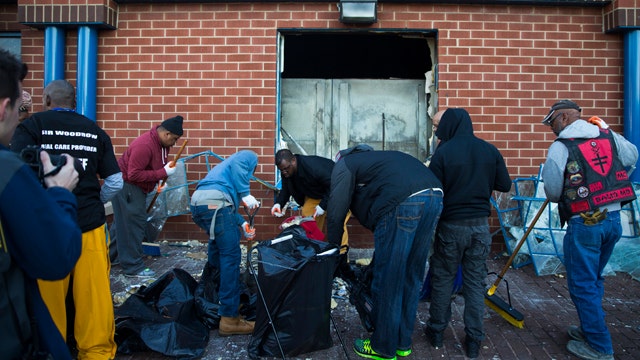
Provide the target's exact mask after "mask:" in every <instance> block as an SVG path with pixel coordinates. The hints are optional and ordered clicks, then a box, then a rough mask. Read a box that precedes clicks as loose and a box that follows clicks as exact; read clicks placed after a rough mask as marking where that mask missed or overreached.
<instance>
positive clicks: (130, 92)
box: [0, 3, 637, 247]
mask: <svg viewBox="0 0 640 360" xmlns="http://www.w3.org/2000/svg"><path fill="white" fill-rule="evenodd" d="M636 7H637V4H636ZM0 9H2V11H1V12H0V13H2V14H5V15H2V16H0V29H7V28H15V27H16V25H13V24H11V20H7V16H6V12H8V11H15V6H11V5H0ZM5 10H6V11H5ZM603 11H604V9H602V8H597V7H588V8H578V7H532V6H502V5H501V6H465V5H437V4H436V5H433V4H390V3H382V4H379V5H378V22H377V23H376V24H374V25H372V26H371V28H387V29H438V41H437V44H438V50H437V51H438V54H437V60H438V63H439V82H438V87H439V90H438V94H439V104H440V107H441V108H445V107H465V108H466V109H467V110H468V111H469V113H470V114H471V117H472V119H473V121H474V127H475V131H476V134H477V135H478V136H480V137H482V138H484V139H486V140H488V141H490V142H492V143H493V144H495V145H496V146H497V147H498V148H499V149H500V150H501V151H502V153H503V155H504V156H505V159H506V162H507V165H508V167H509V170H510V172H511V175H512V177H518V176H532V175H535V174H537V172H538V166H539V164H540V163H541V162H543V161H544V158H545V155H546V149H547V148H548V146H549V145H550V143H551V142H552V141H553V139H555V136H554V135H553V134H552V133H551V131H550V130H549V129H548V128H547V127H544V126H542V125H541V124H540V120H541V119H542V117H543V116H544V115H545V114H546V113H547V109H548V108H549V106H550V105H551V104H552V103H553V102H555V101H556V100H557V99H562V98H571V99H574V100H576V101H578V102H579V103H580V105H581V106H582V107H583V109H584V110H583V115H584V116H585V117H589V116H592V115H598V116H600V117H603V118H604V119H606V120H607V122H608V123H609V124H610V125H612V126H613V128H614V129H615V130H617V131H622V118H621V116H622V106H623V104H622V99H623V94H622V86H623V78H622V71H623V69H622V58H623V54H622V40H621V39H622V35H620V34H616V33H614V34H606V33H605V32H604V31H603ZM350 27H351V26H349V25H344V24H341V23H339V22H338V11H337V9H336V4H335V3H261V4H251V3H234V4H128V5H127V4H121V5H119V7H118V19H117V30H102V31H100V33H99V55H98V61H99V64H98V92H97V95H98V107H97V113H98V122H99V124H100V125H101V126H102V127H103V128H104V129H105V130H106V131H107V132H108V133H109V134H110V135H111V136H112V139H113V143H114V146H115V151H116V154H117V155H119V154H121V153H122V152H123V151H124V150H125V149H126V146H127V144H129V143H130V142H131V141H132V140H133V139H135V138H136V137H137V136H139V135H140V134H141V133H142V132H144V131H147V130H148V129H149V128H151V126H153V125H154V124H158V123H159V122H160V121H161V120H162V119H165V118H167V117H169V116H173V115H175V114H182V115H183V116H184V117H185V118H186V119H187V121H186V122H185V129H186V132H185V138H186V139H189V145H188V146H187V150H186V154H195V153H198V152H201V151H205V150H212V151H214V152H216V153H218V154H221V155H223V156H226V155H229V154H232V153H233V152H235V151H236V150H238V149H242V148H251V149H253V150H255V151H256V152H257V153H258V154H259V157H260V158H259V163H260V165H259V167H258V170H257V173H256V176H258V177H260V178H262V179H264V180H267V181H270V182H272V181H273V180H274V166H273V165H272V163H273V153H274V137H275V115H276V100H277V99H276V76H277V73H276V59H277V54H276V50H277V48H276V37H277V30H278V29H281V28H304V29H339V28H350ZM353 28H354V29H355V28H357V29H361V28H362V27H353ZM76 35H77V34H76V32H75V31H74V30H70V31H69V33H68V36H67V44H68V46H69V47H68V52H67V61H68V67H67V78H68V79H70V80H71V81H72V82H74V81H75V68H76V66H75V48H76V39H77V37H76ZM23 36H24V38H23V52H24V54H25V56H24V60H25V61H27V62H28V63H29V65H30V68H31V70H32V71H31V73H30V75H29V78H28V79H27V81H26V82H25V86H26V88H27V90H30V91H32V92H33V94H34V103H36V104H38V103H39V98H38V97H39V96H40V95H41V93H42V89H41V87H42V85H41V84H42V81H41V79H42V77H43V72H42V71H43V64H42V61H43V48H42V46H43V36H44V34H43V32H42V31H39V30H33V29H29V30H25V31H23ZM36 110H38V109H37V108H36ZM179 144H181V141H179ZM200 175H201V174H197V173H196V174H190V175H189V177H190V178H191V177H192V176H193V178H194V179H197V178H198V177H199V176H200ZM253 188H254V189H255V193H256V195H257V197H258V198H261V199H262V200H263V202H264V204H265V208H264V209H263V210H261V214H262V215H263V216H258V217H257V219H256V224H257V228H258V238H269V237H271V236H273V235H275V234H276V233H277V229H276V227H275V224H277V223H279V221H278V220H276V219H273V218H271V217H270V216H267V215H268V214H269V212H268V208H269V207H270V206H271V205H272V204H273V201H272V200H273V192H272V191H270V190H268V189H266V188H265V187H263V186H261V185H259V184H254V185H253ZM493 225H494V229H495V227H496V226H498V224H497V222H495V220H494V224H493ZM352 227H353V232H354V233H359V234H361V235H360V236H358V237H356V238H357V239H356V240H354V242H355V243H352V245H353V246H356V247H357V246H358V244H359V243H360V242H361V241H364V240H363V239H368V238H370V235H369V233H368V232H366V231H362V229H361V227H360V226H359V225H357V222H354V224H353V225H352ZM162 236H164V237H165V238H167V239H178V240H186V239H201V240H204V238H205V236H204V234H203V233H202V232H201V231H200V230H199V229H198V228H197V227H195V226H194V225H193V224H192V223H191V220H190V218H189V217H187V216H180V217H175V218H171V219H170V220H169V221H168V222H167V223H166V225H165V228H164V231H163V234H162Z"/></svg>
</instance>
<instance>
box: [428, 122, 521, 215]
mask: <svg viewBox="0 0 640 360" xmlns="http://www.w3.org/2000/svg"><path fill="white" fill-rule="evenodd" d="M436 136H437V137H438V139H440V141H441V142H440V145H438V148H437V149H436V151H435V153H434V154H433V157H432V158H431V163H430V164H429V169H431V170H432V171H433V173H434V174H435V175H436V176H437V177H438V178H439V179H440V181H442V184H443V186H444V188H443V190H444V204H443V209H442V214H441V215H440V220H442V221H447V220H463V219H473V218H479V217H488V216H489V215H490V214H491V203H490V201H489V200H490V198H491V193H492V192H493V190H497V191H501V192H507V191H509V190H510V189H511V178H510V177H509V172H508V170H507V167H506V166H505V163H504V159H503V158H502V155H501V154H500V152H499V151H498V149H497V148H496V147H495V146H493V145H492V144H489V143H488V142H486V141H484V140H482V139H480V138H477V137H476V136H475V135H473V126H472V125H471V118H470V117H469V113H467V111H466V110H464V109H448V110H447V111H445V112H444V114H442V118H441V119H440V124H439V125H438V130H437V131H436Z"/></svg>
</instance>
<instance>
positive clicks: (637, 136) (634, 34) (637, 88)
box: [623, 30, 640, 182]
mask: <svg viewBox="0 0 640 360" xmlns="http://www.w3.org/2000/svg"><path fill="white" fill-rule="evenodd" d="M623 115H624V136H625V137H626V138H627V139H628V140H629V141H631V142H632V143H633V144H634V145H636V146H637V147H638V148H640V30H632V31H628V32H625V33H624V110H623ZM636 166H637V165H636ZM631 181H634V182H638V181H640V169H636V171H634V172H633V173H631Z"/></svg>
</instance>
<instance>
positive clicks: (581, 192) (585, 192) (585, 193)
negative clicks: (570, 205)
mask: <svg viewBox="0 0 640 360" xmlns="http://www.w3.org/2000/svg"><path fill="white" fill-rule="evenodd" d="M578 196H580V197H581V198H586V197H587V196H589V189H587V187H586V186H580V187H579V188H578Z"/></svg>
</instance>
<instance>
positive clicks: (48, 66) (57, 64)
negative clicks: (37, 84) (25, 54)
mask: <svg viewBox="0 0 640 360" xmlns="http://www.w3.org/2000/svg"><path fill="white" fill-rule="evenodd" d="M65 35H66V32H65V30H64V29H63V28H61V27H56V26H48V27H47V28H46V29H45V30H44V86H47V85H48V84H49V83H50V82H52V81H53V80H63V79H64V55H65V45H66V44H65Z"/></svg>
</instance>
